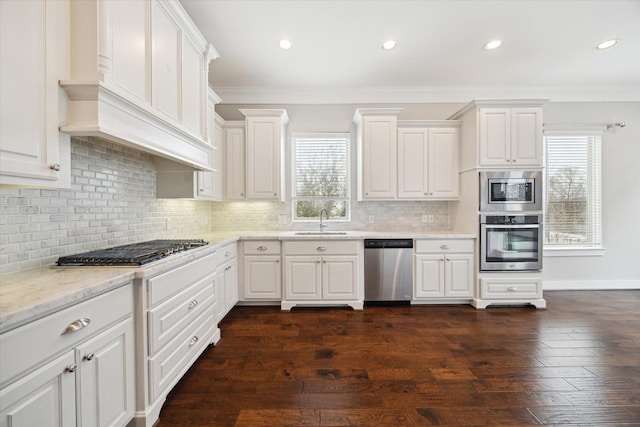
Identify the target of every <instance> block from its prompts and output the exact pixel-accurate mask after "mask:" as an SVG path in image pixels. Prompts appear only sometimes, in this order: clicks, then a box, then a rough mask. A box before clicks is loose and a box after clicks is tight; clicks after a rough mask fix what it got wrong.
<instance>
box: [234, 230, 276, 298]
mask: <svg viewBox="0 0 640 427" xmlns="http://www.w3.org/2000/svg"><path fill="white" fill-rule="evenodd" d="M242 247H243V250H242V253H243V260H242V266H243V268H242V288H243V297H242V299H243V301H261V302H265V301H280V300H281V299H282V263H281V262H280V260H281V258H282V257H281V254H280V247H281V245H280V241H279V240H247V241H244V242H242Z"/></svg>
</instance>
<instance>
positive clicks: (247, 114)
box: [238, 108, 289, 124]
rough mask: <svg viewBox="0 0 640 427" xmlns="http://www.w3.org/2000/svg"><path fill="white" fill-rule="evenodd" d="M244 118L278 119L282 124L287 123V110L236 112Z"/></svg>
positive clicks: (245, 110) (242, 110)
mask: <svg viewBox="0 0 640 427" xmlns="http://www.w3.org/2000/svg"><path fill="white" fill-rule="evenodd" d="M238 111H240V113H242V115H243V116H245V117H279V118H280V119H281V120H282V124H287V123H289V116H288V115H287V110H283V109H270V108H266V109H262V108H258V109H246V108H243V109H240V110H238Z"/></svg>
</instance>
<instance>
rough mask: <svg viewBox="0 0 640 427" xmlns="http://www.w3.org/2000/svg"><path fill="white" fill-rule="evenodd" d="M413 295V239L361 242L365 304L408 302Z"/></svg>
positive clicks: (368, 240) (367, 240)
mask: <svg viewBox="0 0 640 427" xmlns="http://www.w3.org/2000/svg"><path fill="white" fill-rule="evenodd" d="M412 295H413V240H412V239H365V241H364V300H365V302H373V301H380V302H392V301H410V300H411V296H412Z"/></svg>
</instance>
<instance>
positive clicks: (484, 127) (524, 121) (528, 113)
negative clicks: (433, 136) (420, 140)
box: [449, 99, 545, 170]
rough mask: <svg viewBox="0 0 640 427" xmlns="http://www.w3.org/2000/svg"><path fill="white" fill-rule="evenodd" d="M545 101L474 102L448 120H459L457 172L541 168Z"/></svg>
mask: <svg viewBox="0 0 640 427" xmlns="http://www.w3.org/2000/svg"><path fill="white" fill-rule="evenodd" d="M544 102H545V100H539V99H529V100H527V99H524V100H490V99H488V100H476V101H472V102H471V103H469V104H467V105H466V106H465V107H464V108H462V109H461V110H459V111H458V112H456V113H454V114H453V115H452V116H451V117H449V119H455V120H462V121H463V126H462V129H463V131H462V134H463V138H462V146H461V169H462V170H470V169H475V168H497V167H500V168H504V167H509V168H518V167H522V168H532V167H534V168H536V167H542V105H543V104H544Z"/></svg>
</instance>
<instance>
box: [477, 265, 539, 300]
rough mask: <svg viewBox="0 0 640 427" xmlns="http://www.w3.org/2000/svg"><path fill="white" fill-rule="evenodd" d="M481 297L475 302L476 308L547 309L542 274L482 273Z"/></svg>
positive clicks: (480, 279)
mask: <svg viewBox="0 0 640 427" xmlns="http://www.w3.org/2000/svg"><path fill="white" fill-rule="evenodd" d="M479 288H480V289H479V292H478V294H479V296H478V298H476V299H475V300H474V302H473V305H474V306H475V307H476V308H486V307H488V306H490V305H521V304H531V305H533V306H535V307H536V308H546V306H547V302H546V301H545V300H544V299H543V297H542V274H540V273H515V274H514V273H480V277H479Z"/></svg>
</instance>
